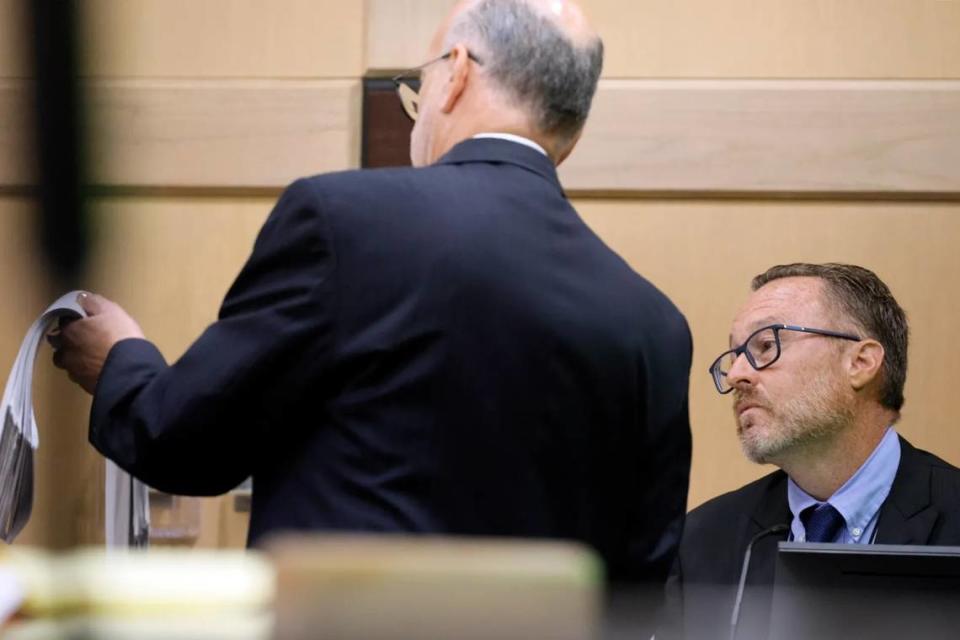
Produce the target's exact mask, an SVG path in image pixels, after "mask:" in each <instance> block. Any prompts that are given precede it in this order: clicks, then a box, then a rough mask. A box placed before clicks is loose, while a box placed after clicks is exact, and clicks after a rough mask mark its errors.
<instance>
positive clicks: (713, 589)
mask: <svg viewBox="0 0 960 640" xmlns="http://www.w3.org/2000/svg"><path fill="white" fill-rule="evenodd" d="M900 446H901V457H900V466H899V468H898V469H897V474H896V476H895V477H894V481H893V486H892V487H891V489H890V495H889V496H887V499H886V501H884V503H883V505H882V506H881V507H880V516H879V519H878V520H877V528H876V539H875V542H876V543H877V544H917V545H960V470H958V469H957V468H955V467H953V466H951V465H949V464H948V463H946V462H944V461H943V460H941V459H940V458H938V457H936V456H934V455H932V454H930V453H927V452H926V451H921V450H919V449H916V448H914V447H913V446H912V445H911V444H910V443H909V442H907V441H906V440H905V439H903V438H900ZM792 519H793V516H792V515H791V513H790V506H789V504H788V502H787V475H786V474H785V473H784V472H783V471H776V472H774V473H771V474H770V475H768V476H765V477H763V478H761V479H759V480H757V481H756V482H752V483H750V484H748V485H746V486H745V487H743V488H741V489H738V490H736V491H733V492H731V493H727V494H724V495H722V496H719V497H717V498H714V499H713V500H710V501H709V502H706V503H705V504H703V505H701V506H700V507H698V508H696V509H694V510H693V511H691V512H690V514H689V515H688V517H687V523H686V529H685V531H684V534H683V541H682V543H681V546H680V554H679V556H678V558H677V562H676V563H675V565H674V569H673V572H672V575H671V577H670V584H669V585H668V599H669V601H670V602H669V615H668V618H669V620H668V625H667V628H666V629H665V630H663V631H661V632H660V633H658V634H657V637H658V638H673V637H684V636H685V637H687V638H727V637H729V630H730V616H731V611H732V609H733V606H734V599H735V594H736V587H737V584H738V582H739V580H740V571H741V567H742V564H743V557H744V553H745V552H746V549H747V544H748V543H749V541H750V539H751V538H753V537H754V536H756V535H758V534H760V533H761V532H763V531H765V530H767V529H769V528H770V527H773V526H775V525H777V524H786V525H788V526H789V525H790V522H791V520H792ZM787 535H788V533H787V532H783V533H777V534H771V535H767V536H764V537H762V538H761V539H759V540H758V541H757V543H756V544H755V545H754V547H753V552H752V558H751V561H750V568H749V573H748V575H747V580H746V583H745V584H746V594H745V596H744V600H743V604H742V607H741V612H740V623H739V624H738V635H737V637H738V638H766V637H767V631H768V627H769V623H770V605H771V596H772V593H771V591H772V589H771V587H772V585H773V578H774V567H775V564H776V553H777V543H778V542H779V541H781V540H785V539H786V538H787Z"/></svg>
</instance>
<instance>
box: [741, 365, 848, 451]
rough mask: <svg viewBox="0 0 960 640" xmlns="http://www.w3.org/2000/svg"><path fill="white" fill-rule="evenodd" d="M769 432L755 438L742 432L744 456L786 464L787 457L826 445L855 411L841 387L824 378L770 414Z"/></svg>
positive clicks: (844, 427) (846, 423)
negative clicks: (839, 389) (838, 388)
mask: <svg viewBox="0 0 960 640" xmlns="http://www.w3.org/2000/svg"><path fill="white" fill-rule="evenodd" d="M770 419H771V427H772V428H771V429H769V433H766V434H763V435H761V436H754V437H751V435H752V434H750V433H749V432H748V431H746V430H741V432H740V434H739V435H740V446H741V448H742V449H743V453H744V455H745V456H746V457H747V459H749V460H750V461H751V462H755V463H757V464H768V463H769V464H776V465H778V466H782V464H781V463H782V461H783V459H784V458H785V457H789V456H792V455H795V454H796V452H798V451H802V450H804V449H807V448H809V447H811V446H815V445H818V444H823V443H826V442H828V441H829V440H831V439H832V438H833V437H834V436H835V435H836V434H838V433H840V432H842V431H844V430H845V429H846V428H847V427H848V426H849V425H851V424H852V423H853V420H854V412H853V409H852V407H851V406H850V404H849V401H848V399H847V398H845V397H843V396H842V395H841V394H840V393H838V392H837V387H836V386H833V385H831V384H830V383H829V382H828V381H826V380H823V379H820V380H818V381H817V382H815V383H812V384H811V385H810V386H809V387H808V388H807V389H805V390H804V393H803V395H802V396H798V397H795V398H793V399H791V400H790V401H788V402H786V403H784V404H782V405H781V406H780V407H778V408H777V410H776V413H775V414H771V415H770Z"/></svg>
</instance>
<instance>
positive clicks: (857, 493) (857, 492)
mask: <svg viewBox="0 0 960 640" xmlns="http://www.w3.org/2000/svg"><path fill="white" fill-rule="evenodd" d="M899 466H900V438H899V436H898V435H897V432H896V431H895V430H894V429H893V427H888V428H887V431H886V433H884V434H883V438H881V439H880V444H878V445H877V448H876V449H874V450H873V453H871V454H870V457H869V458H867V460H866V461H865V462H864V463H863V464H862V465H860V468H859V469H857V472H856V473H854V474H853V475H852V476H851V477H850V479H849V480H847V481H846V482H845V483H843V486H842V487H840V488H839V489H837V491H836V492H835V493H834V494H833V495H832V496H830V498H829V499H828V500H827V502H829V503H830V504H831V505H833V507H834V508H835V509H836V510H837V511H839V512H840V514H841V515H842V516H843V519H844V520H845V521H846V529H847V535H848V536H849V537H851V538H853V539H854V540H857V539H859V538H860V536H861V535H862V534H863V533H864V531H866V529H867V525H869V524H870V522H871V521H872V520H873V519H874V517H875V516H876V515H877V513H878V512H879V511H880V506H881V505H882V504H883V501H884V500H886V499H887V495H889V493H890V487H892V486H893V479H894V477H895V476H896V475H897V468H898V467H899ZM787 501H788V502H789V503H790V511H791V513H793V526H792V527H791V529H792V532H793V537H794V538H795V539H798V540H799V539H802V536H804V535H805V531H804V530H803V524H802V523H801V522H800V514H801V513H802V512H803V510H804V509H806V508H807V507H810V506H813V505H815V504H819V500H817V499H816V498H814V497H813V496H811V495H810V494H808V493H807V492H806V491H804V490H803V489H801V488H800V487H799V486H798V485H797V483H795V482H794V481H793V479H792V478H790V479H788V480H787Z"/></svg>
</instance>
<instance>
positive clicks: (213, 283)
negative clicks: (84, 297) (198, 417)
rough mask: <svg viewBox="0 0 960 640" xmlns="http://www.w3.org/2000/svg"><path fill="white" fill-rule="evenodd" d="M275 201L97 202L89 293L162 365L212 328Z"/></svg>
mask: <svg viewBox="0 0 960 640" xmlns="http://www.w3.org/2000/svg"><path fill="white" fill-rule="evenodd" d="M273 203H274V198H240V197H216V198H150V197H119V198H103V199H99V200H97V201H96V203H95V205H96V206H95V211H96V213H95V221H96V229H97V230H98V234H97V237H96V242H97V244H96V249H97V251H96V254H95V258H94V262H93V263H92V264H91V265H90V278H89V283H90V284H89V286H90V287H91V288H92V289H93V290H95V291H98V292H100V293H102V294H103V295H105V296H107V297H109V298H111V299H114V300H116V301H117V302H118V303H120V304H121V305H122V306H123V307H124V308H126V309H127V310H128V311H129V312H130V313H131V314H132V315H133V316H134V317H135V318H136V319H137V320H138V321H139V322H140V326H141V327H142V328H143V330H144V333H145V334H146V335H147V336H148V337H149V338H150V339H151V340H154V341H155V342H156V344H157V346H158V347H159V348H160V350H161V351H162V352H163V354H164V355H165V356H166V357H167V359H168V360H172V359H175V358H177V357H179V356H180V354H182V353H183V351H184V350H185V349H186V348H187V347H188V346H189V345H190V344H191V343H192V342H193V340H194V339H196V338H197V337H198V336H199V335H200V333H201V332H202V331H203V330H204V329H205V328H206V327H207V325H208V324H210V323H211V322H213V321H214V320H215V319H216V316H217V310H218V309H219V306H220V302H221V301H222V300H223V296H224V294H226V292H227V289H228V288H229V286H230V284H231V283H232V282H233V279H234V277H236V275H237V274H238V273H239V272H240V268H241V267H242V266H243V264H244V262H245V261H246V259H247V257H248V256H249V254H250V251H251V250H252V249H253V241H254V239H255V238H256V234H257V232H258V231H259V229H260V226H261V225H262V224H263V221H264V220H265V219H266V217H267V215H268V214H269V213H270V210H271V208H272V206H273Z"/></svg>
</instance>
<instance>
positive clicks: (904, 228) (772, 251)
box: [575, 200, 960, 507]
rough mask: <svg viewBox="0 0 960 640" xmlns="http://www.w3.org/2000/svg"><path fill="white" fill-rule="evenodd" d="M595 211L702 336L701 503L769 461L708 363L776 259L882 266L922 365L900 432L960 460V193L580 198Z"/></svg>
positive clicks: (696, 400) (608, 233)
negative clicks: (864, 197)
mask: <svg viewBox="0 0 960 640" xmlns="http://www.w3.org/2000/svg"><path fill="white" fill-rule="evenodd" d="M575 205H576V206H577V208H578V210H579V211H580V212H581V213H582V214H583V216H584V218H585V220H586V221H587V222H588V224H590V225H591V226H592V227H593V228H594V229H595V230H596V231H597V233H598V234H599V235H600V236H601V237H602V238H603V239H604V240H605V241H606V242H607V243H608V244H609V245H610V246H611V247H613V249H614V250H616V251H617V252H619V253H620V254H621V255H623V256H624V258H626V259H627V261H628V262H630V264H631V265H632V266H633V268H634V269H636V270H637V271H638V272H640V273H641V274H643V275H644V276H646V277H648V278H649V279H650V280H651V281H653V282H654V283H655V284H656V285H657V286H659V287H660V288H661V289H662V290H663V291H664V292H665V293H667V295H669V296H670V297H671V298H672V299H673V300H674V302H675V303H676V304H677V305H678V306H679V307H680V309H681V310H682V311H683V312H684V313H685V314H686V316H687V319H688V321H689V322H690V326H691V330H692V332H693V339H694V361H693V371H692V373H691V420H692V424H693V431H694V463H693V474H692V480H691V493H690V506H691V507H693V506H696V505H697V504H700V503H701V502H703V501H704V500H706V499H708V498H710V497H713V496H715V495H717V494H719V493H722V492H724V491H728V490H731V489H734V488H736V487H739V486H741V485H742V484H744V483H745V482H747V481H749V480H752V479H754V478H756V477H759V476H760V475H762V474H764V473H767V472H769V470H770V468H768V467H763V468H761V467H758V466H756V465H753V464H751V463H749V462H747V461H746V460H745V459H744V458H743V456H742V454H741V453H740V450H739V445H738V443H737V439H736V435H735V426H734V421H733V415H732V409H731V403H730V399H729V398H727V397H722V396H720V395H719V394H717V393H716V390H715V389H714V388H713V383H712V382H711V380H710V379H709V376H708V375H707V373H706V371H707V367H708V366H709V365H710V363H711V362H712V361H713V358H715V357H716V356H717V355H719V353H720V352H721V351H723V350H724V349H725V348H726V345H727V336H728V334H729V330H730V324H731V321H732V320H733V316H734V315H735V313H736V312H737V310H738V309H739V307H740V305H742V304H743V302H744V301H745V300H746V298H747V296H748V295H749V291H750V279H751V278H752V277H753V276H754V275H756V274H758V273H761V272H762V271H764V270H765V269H767V268H768V267H770V266H772V265H774V264H783V263H788V262H795V261H809V262H827V261H840V262H851V263H855V264H861V265H863V266H866V267H868V268H871V269H873V270H874V271H876V272H877V273H878V275H879V276H880V277H881V278H882V279H883V280H884V281H886V282H887V284H888V285H889V286H890V288H891V289H892V291H893V293H894V295H895V296H896V297H897V299H898V301H899V302H900V303H901V305H902V306H903V307H904V309H905V310H906V311H907V314H908V316H909V319H910V323H911V329H912V334H911V346H910V354H909V357H910V373H909V375H908V382H907V388H906V397H907V402H906V405H905V407H904V415H903V420H902V422H901V425H900V427H899V428H900V432H901V433H902V434H903V435H905V436H906V437H907V438H909V439H911V440H912V441H913V442H914V444H916V445H918V446H921V447H924V448H927V449H929V450H932V451H933V452H935V453H937V454H938V455H940V456H941V457H943V458H945V459H947V460H948V461H950V462H952V463H953V464H960V431H958V430H957V428H956V423H957V419H958V416H957V410H956V407H955V406H954V405H953V403H951V402H950V400H949V399H950V398H952V397H953V396H954V395H955V390H954V389H955V385H956V381H957V380H960V343H957V344H954V342H953V341H952V340H951V339H950V338H949V336H950V335H952V333H953V332H952V326H953V325H954V324H955V323H956V319H957V318H958V317H960V259H958V257H957V250H956V244H957V239H958V238H960V205H948V204H903V203H879V204H878V203H872V204H871V203H847V204H839V203H796V202H782V203H770V202H709V201H699V202H697V201H689V202H662V201H659V202H658V201H650V202H640V201H615V200H614V201H611V200H579V201H577V202H575Z"/></svg>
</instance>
